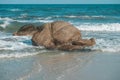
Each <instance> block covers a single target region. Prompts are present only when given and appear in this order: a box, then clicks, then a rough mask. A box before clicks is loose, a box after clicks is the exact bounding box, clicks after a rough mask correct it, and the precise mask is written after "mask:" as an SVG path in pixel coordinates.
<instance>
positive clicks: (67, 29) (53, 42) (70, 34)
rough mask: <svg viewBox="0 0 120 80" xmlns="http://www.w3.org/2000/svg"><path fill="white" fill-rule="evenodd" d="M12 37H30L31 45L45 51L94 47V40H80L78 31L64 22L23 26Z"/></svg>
mask: <svg viewBox="0 0 120 80" xmlns="http://www.w3.org/2000/svg"><path fill="white" fill-rule="evenodd" d="M14 35H17V36H22V35H31V36H32V44H33V45H35V46H44V47H45V48H47V49H59V50H76V49H83V48H85V47H88V46H93V45H95V39H94V38H91V39H82V36H81V32H80V30H79V29H77V28H76V27H74V26H73V25H72V24H70V23H68V22H64V21H55V22H52V23H45V24H43V25H41V26H40V27H34V26H33V25H25V26H23V27H21V28H20V29H19V30H18V31H17V32H15V33H14Z"/></svg>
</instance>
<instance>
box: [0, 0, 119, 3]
mask: <svg viewBox="0 0 120 80" xmlns="http://www.w3.org/2000/svg"><path fill="white" fill-rule="evenodd" d="M0 4H120V0H0Z"/></svg>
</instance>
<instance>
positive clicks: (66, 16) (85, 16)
mask: <svg viewBox="0 0 120 80" xmlns="http://www.w3.org/2000/svg"><path fill="white" fill-rule="evenodd" d="M55 17H57V18H59V17H65V18H81V19H92V18H106V16H102V15H99V16H88V15H84V16H75V15H65V16H55Z"/></svg>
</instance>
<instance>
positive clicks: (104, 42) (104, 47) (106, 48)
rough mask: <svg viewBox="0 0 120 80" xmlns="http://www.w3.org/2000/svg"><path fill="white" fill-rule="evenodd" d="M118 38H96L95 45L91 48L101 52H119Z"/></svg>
mask: <svg viewBox="0 0 120 80" xmlns="http://www.w3.org/2000/svg"><path fill="white" fill-rule="evenodd" d="M119 42H120V40H118V39H114V40H110V39H96V45H95V46H94V47H93V48H92V50H98V51H103V52H120V43H119Z"/></svg>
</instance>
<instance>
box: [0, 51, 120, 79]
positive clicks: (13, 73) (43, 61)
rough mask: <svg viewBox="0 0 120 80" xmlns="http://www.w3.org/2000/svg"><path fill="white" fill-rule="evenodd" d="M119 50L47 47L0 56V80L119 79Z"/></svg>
mask: <svg viewBox="0 0 120 80" xmlns="http://www.w3.org/2000/svg"><path fill="white" fill-rule="evenodd" d="M119 62H120V54H119V53H114V54H113V53H102V52H63V51H60V52H58V51H51V52H50V53H41V54H38V55H35V56H29V57H23V58H8V59H1V60H0V79H1V80H119V79H120V76H119V74H120V70H119V67H120V64H119Z"/></svg>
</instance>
